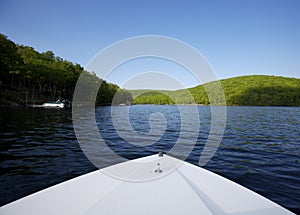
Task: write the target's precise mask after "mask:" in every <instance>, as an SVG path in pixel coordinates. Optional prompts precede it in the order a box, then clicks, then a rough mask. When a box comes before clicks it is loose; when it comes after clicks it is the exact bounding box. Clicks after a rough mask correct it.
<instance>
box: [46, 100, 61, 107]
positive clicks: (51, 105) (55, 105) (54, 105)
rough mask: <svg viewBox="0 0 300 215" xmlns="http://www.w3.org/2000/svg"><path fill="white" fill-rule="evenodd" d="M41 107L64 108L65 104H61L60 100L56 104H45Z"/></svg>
mask: <svg viewBox="0 0 300 215" xmlns="http://www.w3.org/2000/svg"><path fill="white" fill-rule="evenodd" d="M42 106H43V107H49V108H64V107H65V103H63V102H61V101H60V100H57V101H56V102H46V103H44V104H42Z"/></svg>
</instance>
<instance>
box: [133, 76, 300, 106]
mask: <svg viewBox="0 0 300 215" xmlns="http://www.w3.org/2000/svg"><path fill="white" fill-rule="evenodd" d="M220 83H221V86H222V87H223V90H224V94H225V98H226V104H227V105H239V106H300V79H296V78H286V77H278V76H266V75H251V76H241V77H235V78H229V79H224V80H221V81H220ZM216 86H218V85H216V84H215V83H214V82H210V83H206V84H204V85H199V86H196V87H193V88H189V89H187V90H188V91H187V90H177V91H166V90H163V91H158V90H157V91H155V90H153V91H147V90H130V92H131V94H132V96H133V98H134V101H133V104H174V103H176V104H200V105H210V104H212V102H213V104H218V102H219V101H220V100H221V98H222V97H221V95H218V93H215V94H214V92H219V91H217V90H214V87H216ZM206 90H207V91H209V93H210V95H213V96H211V97H212V98H211V99H212V100H213V101H210V100H209V98H208V96H207V92H206ZM188 93H191V94H192V97H191V96H188ZM191 98H192V99H191Z"/></svg>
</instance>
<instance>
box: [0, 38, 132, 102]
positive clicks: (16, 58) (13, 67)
mask: <svg viewBox="0 0 300 215" xmlns="http://www.w3.org/2000/svg"><path fill="white" fill-rule="evenodd" d="M82 72H86V73H88V74H90V75H91V76H94V78H96V79H98V78H97V77H96V76H95V74H92V73H89V72H87V71H84V69H83V67H82V66H80V65H79V64H74V63H72V62H69V61H67V60H63V59H62V58H60V57H58V56H55V55H54V53H53V52H52V51H47V52H44V53H39V52H37V51H35V50H34V49H33V48H32V47H28V46H22V45H17V44H15V43H14V42H12V41H11V40H9V39H8V38H7V37H6V36H4V35H2V34H0V103H1V104H2V105H3V104H25V103H39V102H45V101H47V100H56V99H59V98H64V99H69V100H72V96H73V91H74V89H75V86H76V83H77V79H78V77H79V75H80V74H81V73H82ZM99 81H102V84H101V88H100V90H99V92H98V95H97V104H98V105H106V104H111V102H112V99H113V96H114V95H115V93H116V92H117V91H119V90H120V89H119V87H118V86H117V85H115V84H111V83H107V82H106V81H104V80H100V79H99ZM121 93H123V94H124V96H122V98H124V101H120V102H121V103H126V102H130V101H131V94H130V93H128V92H126V91H124V90H121ZM127 100H128V101H127Z"/></svg>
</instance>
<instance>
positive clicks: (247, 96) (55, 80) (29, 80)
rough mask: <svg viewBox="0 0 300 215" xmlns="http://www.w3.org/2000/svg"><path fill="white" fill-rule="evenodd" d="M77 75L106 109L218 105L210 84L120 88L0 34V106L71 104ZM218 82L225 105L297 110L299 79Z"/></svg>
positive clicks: (251, 78)
mask: <svg viewBox="0 0 300 215" xmlns="http://www.w3.org/2000/svg"><path fill="white" fill-rule="evenodd" d="M82 73H84V74H87V76H86V77H87V79H90V80H93V83H96V84H99V83H100V82H101V88H100V89H99V91H98V93H97V99H96V105H111V104H112V102H113V98H114V97H115V100H114V102H113V103H114V104H124V103H125V104H130V103H132V104H199V105H218V104H220V101H221V100H222V99H221V98H222V95H221V94H220V93H218V92H220V91H218V90H216V87H218V85H217V84H216V82H210V83H206V84H204V85H199V86H196V87H193V88H189V89H182V90H177V91H166V90H163V91H158V90H124V89H120V88H119V87H118V86H117V85H115V84H111V83H107V82H106V81H105V80H101V79H99V78H98V77H97V76H96V75H95V74H93V73H90V72H88V71H85V70H84V69H83V67H82V66H81V65H79V64H74V63H72V62H69V61H67V60H64V59H62V58H60V57H58V56H55V55H54V53H53V52H52V51H46V52H43V53H39V52H37V51H36V50H34V49H33V48H32V47H28V46H22V45H17V44H15V43H14V42H12V41H11V40H9V39H8V38H7V37H6V36H5V35H2V34H0V105H20V104H23V105H26V104H32V103H36V104H38V103H43V102H45V101H49V100H56V99H68V100H72V97H73V92H74V89H75V86H76V83H77V80H78V78H79V76H80V75H81V74H82ZM220 83H221V86H222V87H223V90H224V94H225V98H226V104H227V105H241V106H300V79H296V78H285V77H278V76H266V75H252V76H241V77H235V78H229V79H224V80H221V81H220ZM117 92H118V93H117ZM116 93H117V94H116ZM208 94H209V95H210V98H209V96H208ZM115 95H117V96H115ZM133 98H134V99H133Z"/></svg>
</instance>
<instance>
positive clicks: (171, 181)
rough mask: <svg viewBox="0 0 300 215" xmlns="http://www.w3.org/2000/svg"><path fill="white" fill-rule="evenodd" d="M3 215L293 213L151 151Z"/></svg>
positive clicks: (12, 207) (4, 209)
mask: <svg viewBox="0 0 300 215" xmlns="http://www.w3.org/2000/svg"><path fill="white" fill-rule="evenodd" d="M0 214H14V215H15V214H31V215H34V214H103V215H106V214H111V215H119V214H124V215H127V214H128V215H129V214H130V215H143V214H153V215H159V214H166V215H182V214H188V215H198V214H210V215H213V214H222V215H225V214H228V215H229V214H230V215H233V214H234V215H250V214H251V215H252V214H255V215H275V214H276V215H284V214H286V215H292V214H293V213H292V212H290V211H288V210H287V209H285V208H283V207H281V206H279V205H278V204H276V203H274V202H272V201H270V200H268V199H266V198H264V197H262V196H260V195H258V194H257V193H254V192H253V191H251V190H248V189H247V188H245V187H242V186H241V185H238V184H236V183H234V182H232V181H229V180H228V179H225V178H223V177H221V176H219V175H216V174H214V173H212V172H209V171H207V170H205V169H202V168H200V167H197V166H194V165H192V164H189V163H187V162H184V161H181V160H178V159H175V158H173V157H170V156H167V155H164V156H161V155H160V156H157V155H152V156H148V157H143V158H139V159H136V160H132V161H128V162H125V163H120V164H117V165H114V166H110V167H107V168H104V169H101V170H97V171H95V172H91V173H89V174H86V175H83V176H80V177H77V178H74V179H72V180H69V181H66V182H64V183H61V184H58V185H55V186H53V187H50V188H47V189H45V190H42V191H40V192H37V193H34V194H32V195H30V196H27V197H25V198H22V199H20V200H17V201H15V202H12V203H10V204H7V205H5V206H2V207H1V208H0Z"/></svg>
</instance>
